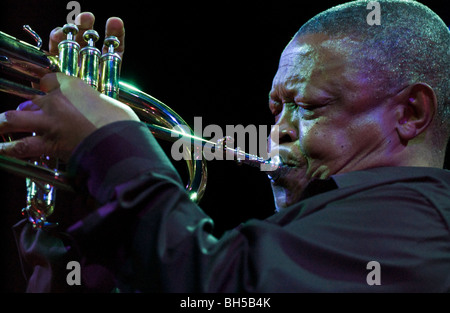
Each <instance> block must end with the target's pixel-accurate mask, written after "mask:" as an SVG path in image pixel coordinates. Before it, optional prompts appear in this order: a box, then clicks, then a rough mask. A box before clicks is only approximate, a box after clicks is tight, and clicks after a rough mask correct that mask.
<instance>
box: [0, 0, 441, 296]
mask: <svg viewBox="0 0 450 313" xmlns="http://www.w3.org/2000/svg"><path fill="white" fill-rule="evenodd" d="M378 2H379V4H380V5H381V8H382V12H383V15H382V19H381V24H380V25H370V24H369V23H368V22H367V19H366V17H367V13H368V10H367V4H368V2H367V1H353V2H349V3H346V4H343V5H341V6H338V7H334V8H331V9H329V10H327V11H325V12H322V13H321V14H319V15H317V16H315V17H313V18H312V19H311V20H309V21H308V22H307V23H306V24H305V25H303V26H302V27H301V29H300V30H299V31H298V32H297V34H295V36H294V37H293V39H292V40H291V41H290V42H289V44H288V45H287V47H286V49H285V50H284V51H283V53H282V55H281V59H280V63H279V68H278V71H277V73H276V75H275V78H274V80H273V85H272V90H271V91H270V95H269V107H270V110H271V111H272V113H273V115H274V117H275V121H276V125H278V126H279V144H278V146H273V145H272V148H273V149H274V150H278V151H279V154H280V157H281V159H282V161H283V162H284V164H285V169H284V171H283V175H282V176H280V177H279V178H277V179H276V180H274V181H272V189H273V194H274V198H275V203H276V211H277V212H276V213H275V214H273V216H271V217H269V218H267V219H265V220H256V219H255V220H249V221H247V222H245V223H243V224H241V225H240V226H238V227H237V228H235V229H232V230H229V231H228V232H226V233H225V234H224V235H223V236H222V237H220V238H216V237H214V236H213V235H212V234H211V231H212V228H213V221H212V220H211V219H210V218H209V217H208V216H207V215H206V214H205V213H204V212H203V211H202V210H201V209H200V208H199V207H198V206H197V205H196V204H194V203H193V202H192V201H191V200H190V199H189V197H188V196H187V194H186V192H185V190H184V187H183V185H182V183H181V180H180V178H179V176H178V174H177V172H176V171H175V170H174V168H173V167H172V165H171V164H170V161H169V160H168V159H167V156H166V155H165V154H164V153H163V151H162V150H161V148H160V147H159V145H158V143H157V142H156V140H155V139H154V137H153V136H152V135H151V133H150V132H149V131H148V129H147V127H146V126H145V125H143V124H142V123H141V122H139V121H138V119H137V116H136V115H135V114H134V113H133V112H132V111H131V110H130V109H129V108H128V107H126V106H124V105H123V104H122V103H120V102H118V101H116V100H113V99H110V98H107V97H102V96H100V94H99V93H98V92H97V91H94V90H93V89H92V88H90V87H89V86H87V85H86V84H85V83H83V82H82V81H81V80H79V79H77V78H72V77H67V76H65V75H64V74H61V73H59V74H49V75H46V76H45V77H43V78H42V80H41V82H40V88H41V89H42V90H43V91H45V92H47V95H45V96H36V97H35V98H33V99H32V100H30V101H27V102H24V103H22V104H21V105H20V106H19V109H18V110H17V111H8V112H5V113H3V114H2V115H1V119H0V120H1V122H0V131H1V132H2V133H6V132H15V131H21V132H24V131H25V132H35V133H36V134H37V136H35V137H29V138H25V139H23V140H20V141H17V142H12V143H3V144H2V150H1V151H2V154H5V155H10V156H16V157H21V158H26V157H32V156H39V155H41V154H47V155H52V156H56V157H59V158H62V159H64V160H67V161H68V162H69V163H68V168H69V172H71V173H73V175H74V181H75V182H76V187H77V188H78V190H80V192H82V191H87V192H89V194H90V195H91V196H93V197H94V198H95V199H96V200H97V202H98V204H99V205H98V208H97V209H96V210H95V211H94V212H91V213H89V214H87V215H86V216H84V217H83V218H81V219H80V220H74V221H73V224H72V226H70V227H69V228H68V229H66V230H64V233H65V236H64V237H63V238H62V237H58V236H53V234H52V233H51V232H50V231H47V230H46V229H38V230H35V229H33V228H32V227H31V226H30V225H29V224H27V223H22V224H21V225H20V227H21V235H20V242H21V254H22V257H23V258H24V260H25V262H24V264H25V265H26V266H28V270H29V274H30V276H31V278H30V281H29V291H61V290H67V291H70V288H71V287H70V286H67V284H66V276H65V275H58V273H59V274H61V270H59V272H58V267H57V266H54V265H52V264H55V263H58V262H59V264H63V265H62V267H65V264H66V263H67V261H68V260H77V261H79V262H80V263H81V265H82V269H81V272H82V273H83V282H82V284H81V285H82V287H84V288H87V289H92V290H98V291H104V292H109V291H111V290H113V289H114V288H118V289H119V290H120V291H122V292H448V291H450V173H449V172H448V171H447V170H444V169H442V168H443V163H444V157H445V149H446V145H447V142H448V139H449V136H450V84H449V76H450V75H449V71H450V58H449V56H450V32H449V29H448V27H447V26H446V25H445V24H444V22H443V21H442V20H441V19H440V18H439V17H438V16H437V15H436V14H435V13H434V12H432V11H431V10H430V9H428V8H426V7H425V6H423V5H421V4H419V3H417V2H415V1H401V0H382V1H378ZM78 22H79V24H81V26H82V28H85V29H89V28H91V26H92V23H93V16H92V15H91V14H88V13H84V14H81V15H80V16H78ZM60 34H61V33H60V30H56V31H54V32H53V33H52V35H51V38H52V40H51V42H50V51H51V52H52V51H53V52H55V50H54V47H55V46H56V45H57V43H58V42H59V41H60V40H62V39H61V37H60ZM107 34H115V35H117V36H118V37H120V38H119V39H120V41H121V43H122V46H121V47H119V51H120V52H123V39H124V28H123V23H122V21H121V20H120V19H117V18H113V19H110V20H109V21H108V24H107ZM44 246H45V247H47V249H43V247H44ZM48 247H52V248H51V249H48ZM60 267H61V266H60ZM99 282H101V284H99Z"/></svg>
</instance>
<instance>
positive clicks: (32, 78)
mask: <svg viewBox="0 0 450 313" xmlns="http://www.w3.org/2000/svg"><path fill="white" fill-rule="evenodd" d="M24 29H25V30H26V31H27V32H28V33H29V34H30V35H31V36H32V37H33V38H34V40H35V41H36V46H34V45H32V44H29V43H26V42H24V41H21V40H19V39H17V38H15V37H13V36H10V35H8V34H6V33H3V32H0V68H1V71H2V73H5V74H8V73H10V74H13V75H14V76H19V78H20V79H21V81H24V80H25V81H27V82H31V83H33V82H34V83H38V82H39V80H40V78H41V77H42V76H44V75H45V74H47V73H50V72H63V73H65V74H67V75H72V76H78V77H80V78H81V79H83V80H84V81H85V82H86V83H88V84H89V85H91V86H92V87H93V88H95V89H98V90H99V91H100V92H102V93H103V94H105V95H107V96H110V97H113V98H116V99H117V100H119V101H121V102H123V103H125V104H126V105H128V106H129V107H130V108H132V109H133V110H134V112H135V113H136V114H137V115H138V116H139V118H140V119H141V121H142V122H144V123H146V125H147V126H148V127H149V129H150V130H151V132H152V133H153V135H154V136H155V137H156V138H159V139H163V140H168V141H175V140H177V138H179V136H183V137H186V138H191V139H195V142H197V143H200V144H201V145H212V146H214V147H216V148H217V149H222V150H223V151H224V152H226V153H227V154H230V153H231V154H233V155H234V156H235V159H236V160H239V162H240V163H244V164H249V165H254V166H261V165H262V164H264V165H267V164H269V165H270V166H273V167H274V169H275V167H276V168H278V167H281V166H280V163H279V162H274V161H273V160H264V159H263V158H261V157H257V156H254V155H250V154H247V153H245V152H243V151H241V150H239V149H233V148H229V147H227V145H226V144H224V142H223V141H221V142H220V143H214V142H210V141H208V140H205V139H203V138H198V137H196V136H195V134H194V132H193V131H192V129H191V128H190V127H189V125H188V124H187V123H186V122H185V121H184V120H183V119H182V118H181V117H180V116H179V115H178V114H177V113H176V112H175V111H174V110H172V109H171V108H170V107H168V106H167V105H165V104H164V103H163V102H161V101H159V100H157V99H156V98H154V97H152V96H151V95H149V94H147V93H145V92H143V91H141V90H139V89H137V88H135V87H133V86H132V85H130V84H127V83H126V82H123V81H121V80H120V79H119V72H120V63H121V59H120V57H119V56H118V55H117V54H116V53H115V52H114V50H115V48H117V46H118V44H119V42H118V39H117V38H116V37H108V38H105V42H104V44H105V45H106V46H107V47H108V52H107V53H105V54H103V55H101V53H100V50H99V49H97V48H95V42H96V41H97V40H98V39H99V36H98V34H97V33H96V32H95V31H93V30H89V31H86V32H85V33H84V34H83V38H84V40H85V41H86V43H87V45H86V47H84V48H83V49H80V46H79V44H78V43H77V42H76V41H75V35H76V33H77V32H78V28H77V26H76V25H73V24H66V25H65V26H64V27H63V31H64V33H65V34H66V36H67V39H66V40H64V41H62V42H61V43H60V44H59V55H58V56H53V55H50V54H49V53H48V52H46V51H44V50H43V49H41V45H42V40H41V39H40V37H39V36H38V35H37V34H36V33H35V32H34V31H33V30H32V29H31V28H30V27H29V26H24ZM79 64H81V66H80V67H79ZM0 91H2V92H6V93H10V94H14V95H17V96H20V97H22V98H26V99H29V98H32V97H34V96H35V95H39V94H43V93H42V92H41V91H40V90H37V89H34V88H32V87H30V86H27V85H24V84H20V83H17V82H15V81H12V80H8V79H5V78H3V77H0ZM174 134H175V135H174ZM191 142H193V141H191ZM196 148H197V149H198V148H199V147H195V146H192V147H191V149H186V150H185V152H184V153H186V154H188V155H186V157H185V158H184V160H186V165H187V169H188V176H189V177H188V182H187V185H186V191H187V192H188V194H189V196H190V198H191V199H192V200H193V201H196V202H199V201H200V200H201V198H202V196H203V194H204V192H205V188H206V182H207V165H206V161H205V158H198V152H197V151H196ZM200 148H201V147H200ZM46 163H48V162H47V161H46V160H45V156H44V161H42V160H41V161H40V162H27V161H23V160H18V159H15V158H9V157H5V156H0V168H1V169H4V170H8V171H10V172H12V173H14V174H17V175H21V176H23V177H26V178H27V181H28V180H29V181H30V183H31V185H30V186H31V187H30V186H28V190H27V192H28V195H27V208H25V211H26V212H27V214H28V217H29V219H30V221H31V222H33V224H34V225H36V227H42V226H45V225H47V224H48V221H47V217H48V216H49V215H51V214H52V212H53V209H54V208H53V206H54V190H55V188H62V189H67V190H70V189H71V186H70V183H69V178H68V176H67V174H66V173H64V172H62V171H59V170H58V169H57V168H54V167H50V166H48V165H47V164H46ZM276 173H277V171H272V172H271V175H272V176H274V175H277V174H276Z"/></svg>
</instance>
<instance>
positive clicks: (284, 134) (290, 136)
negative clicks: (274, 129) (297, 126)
mask: <svg viewBox="0 0 450 313" xmlns="http://www.w3.org/2000/svg"><path fill="white" fill-rule="evenodd" d="M296 136H297V134H296V132H295V131H294V130H288V129H286V130H281V131H280V136H279V138H280V144H283V143H289V142H293V141H295V139H296Z"/></svg>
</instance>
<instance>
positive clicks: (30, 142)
mask: <svg viewBox="0 0 450 313" xmlns="http://www.w3.org/2000/svg"><path fill="white" fill-rule="evenodd" d="M46 153H47V151H46V144H45V142H44V140H43V138H42V137H39V136H33V137H31V136H30V137H24V138H22V139H19V140H16V141H10V142H2V143H0V154H1V155H6V156H10V157H15V158H19V159H26V158H34V157H39V156H41V155H43V154H46Z"/></svg>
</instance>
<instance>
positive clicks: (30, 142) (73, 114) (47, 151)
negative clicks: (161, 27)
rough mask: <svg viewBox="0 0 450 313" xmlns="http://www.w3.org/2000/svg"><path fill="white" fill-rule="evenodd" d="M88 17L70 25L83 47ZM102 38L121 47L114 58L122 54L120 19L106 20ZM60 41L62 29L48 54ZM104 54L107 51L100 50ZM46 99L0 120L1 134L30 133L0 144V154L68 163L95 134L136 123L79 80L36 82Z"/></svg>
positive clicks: (119, 106) (128, 111)
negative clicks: (111, 125) (115, 125)
mask: <svg viewBox="0 0 450 313" xmlns="http://www.w3.org/2000/svg"><path fill="white" fill-rule="evenodd" d="M94 20H95V17H94V15H93V14H92V13H81V14H80V15H78V16H77V18H76V20H75V22H76V24H77V25H78V26H79V30H80V32H79V33H78V34H77V36H76V40H77V41H78V42H79V43H80V45H81V46H85V45H86V43H85V42H84V40H83V39H82V36H83V33H84V31H85V30H87V29H92V28H93V26H94ZM106 36H116V37H118V38H119V40H120V46H119V47H118V48H117V49H116V52H117V53H118V54H119V55H120V56H121V57H122V56H123V52H124V46H125V45H124V39H125V28H124V24H123V21H122V20H121V19H120V18H110V19H108V21H107V23H106ZM64 39H65V35H64V34H63V32H62V29H61V28H56V29H54V30H53V31H52V33H51V34H50V44H49V51H50V53H51V54H57V53H58V43H59V42H60V41H62V40H64ZM103 52H106V48H105V47H103ZM40 89H41V90H42V91H44V92H45V93H46V95H45V96H36V97H34V98H33V99H31V100H29V101H26V102H24V103H22V104H20V105H19V107H18V109H17V110H16V111H7V112H4V113H1V114H0V134H5V133H17V132H25V133H35V136H29V137H25V138H22V139H20V140H17V141H13V142H5V143H0V154H3V155H8V156H12V157H17V158H32V157H39V156H41V155H43V154H44V155H48V156H53V157H58V158H61V159H63V160H68V158H69V157H70V155H71V154H72V152H73V150H74V149H75V147H76V146H77V145H78V144H79V143H80V142H81V141H82V140H83V139H84V138H86V137H87V136H88V135H90V134H91V133H92V132H93V131H95V130H96V129H98V128H100V127H102V126H104V125H107V124H109V123H113V122H116V121H121V120H139V119H138V117H137V115H136V114H135V113H134V112H133V111H132V110H131V109H130V108H129V107H128V106H126V105H125V104H123V103H121V102H119V101H117V100H114V99H112V98H109V97H107V96H104V95H102V94H100V93H99V92H97V91H96V90H94V89H93V88H92V87H90V86H88V85H87V84H86V83H84V82H83V81H82V80H81V79H78V78H74V77H68V76H66V75H64V74H62V73H52V74H48V75H46V76H44V77H43V78H42V79H41V81H40Z"/></svg>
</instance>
